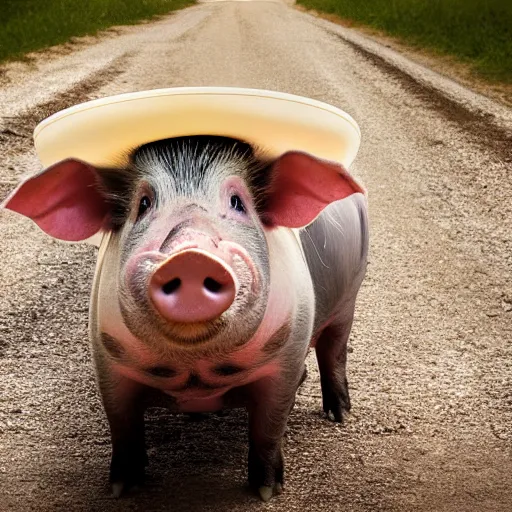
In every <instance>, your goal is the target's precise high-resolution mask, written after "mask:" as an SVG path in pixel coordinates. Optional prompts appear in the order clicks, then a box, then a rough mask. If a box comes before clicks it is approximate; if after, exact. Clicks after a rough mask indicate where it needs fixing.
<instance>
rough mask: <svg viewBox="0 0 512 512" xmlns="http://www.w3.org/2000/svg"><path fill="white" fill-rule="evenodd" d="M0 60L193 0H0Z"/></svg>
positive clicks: (141, 17) (145, 17)
mask: <svg viewBox="0 0 512 512" xmlns="http://www.w3.org/2000/svg"><path fill="white" fill-rule="evenodd" d="M0 3H1V7H0V62H1V61H5V60H8V59H15V58H20V57H22V56H23V55H24V54H25V53H27V52H31V51H34V50H39V49H42V48H46V47H48V46H53V45H55V44H60V43H65V42H66V41H68V40H69V39H70V38H71V37H74V36H84V35H92V34H95V33H96V32H97V31H98V30H102V29H106V28H108V27H111V26H114V25H130V24H133V23H137V22H138V21H140V20H144V19H149V18H151V17H153V16H155V15H159V14H166V13H168V12H170V11H173V10H175V9H179V8H182V7H185V6H187V5H190V4H192V3H193V0H0Z"/></svg>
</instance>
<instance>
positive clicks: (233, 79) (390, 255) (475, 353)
mask: <svg viewBox="0 0 512 512" xmlns="http://www.w3.org/2000/svg"><path fill="white" fill-rule="evenodd" d="M183 85H187V86H198V85H230V86H243V87H257V88H269V89H275V90H280V91H285V92H291V93H296V94H301V95H305V96H309V97H312V98H317V99H320V100H323V101H327V102H330V103H332V104H334V105H337V106H339V107H341V108H342V109H345V110H346V111H348V112H349V113H350V114H351V115H352V116H353V117H354V118H355V119H356V120H357V121H358V122H359V124H360V127H361V130H362V133H363V143H362V146H361V151H360V153H359V156H358V158H357V160H356V164H355V165H354V167H353V170H354V172H356V173H357V174H358V175H359V176H360V177H362V179H363V180H364V182H365V184H366V186H367V187H368V189H369V199H370V217H371V240H372V241H371V252H370V264H369V269H368V275H367V279H366V281H365V283H364V286H363V289H362V292H361V294H360V297H359V301H358V307H357V315H356V322H355V326H354V330H353V334H352V337H351V353H350V359H349V380H350V383H351V389H352V399H353V412H352V414H351V415H350V416H349V417H348V418H347V421H346V422H345V424H344V425H342V426H338V425H335V424H332V423H330V422H328V421H326V420H325V419H323V418H322V417H321V414H320V410H321V399H320V386H319V380H318V374H317V371H316V367H315V362H314V359H313V356H312V355H310V358H309V369H310V371H309V377H308V380H307V381H306V382H305V383H304V385H303V386H302V387H301V388H300V390H299V396H298V400H297V405H296V407H295V409H294V411H293V413H292V415H291V417H290V421H289V429H288V432H287V437H286V447H285V455H286V464H287V485H286V492H285V493H284V494H283V495H282V496H280V497H278V498H275V499H274V500H273V501H271V502H269V503H268V504H262V503H260V502H259V500H258V499H256V498H255V497H253V496H252V495H250V494H249V493H248V492H247V490H246V489H245V487H244V486H245V478H246V456H247V430H246V416H245V414H244V413H243V412H236V411H234V412H231V413H229V414H228V415H227V416H225V417H217V416H214V417H211V418H209V419H206V420H204V421H202V422H198V423H196V422H192V421H190V420H188V419H187V418H185V417H181V416H178V417H175V416H171V415H170V414H169V413H167V412H166V411H164V410H156V409H155V410H151V411H150V413H149V414H148V417H147V440H148V446H149V455H150V466H149V469H148V484H147V486H146V487H145V488H144V489H143V490H141V491H140V492H138V493H134V494H133V495H132V496H130V497H128V498H125V499H123V500H121V501H115V500H113V499H112V498H110V497H109V494H108V487H107V484H106V482H107V472H108V463H109V454H110V440H109V433H108V426H107V423H106V420H105V417H104V413H103V410H102V407H101V404H100V400H99V397H98V394H97V391H96V388H95V383H94V376H93V369H92V364H91V362H90V356H89V351H88V344H87V334H86V326H87V307H88V293H89V289H90V285H91V279H92V275H93V266H94V261H95V250H94V249H93V248H91V247H89V246H84V245H67V244H62V243H57V242H55V241H52V240H51V239H49V238H47V237H45V236H44V235H43V234H41V233H40V232H39V231H38V230H37V229H36V228H34V227H33V226H32V225H31V224H30V223H29V222H28V221H25V220H24V219H21V218H18V217H16V216H14V215H13V214H10V213H8V212H2V213H0V239H1V240H2V244H1V245H0V289H1V294H0V510H2V511H4V510H5V511H16V512H17V511H28V510H34V511H38V512H39V511H41V512H43V511H50V510H51V511H53V510H59V511H60V510H62V511H75V510H77V511H111V510H116V511H118V510H119V511H124V510H132V511H134V510H141V511H142V510H143V511H150V510H155V511H163V510H172V511H178V510H210V511H221V510H230V511H256V510H273V511H293V510H300V511H303V510H308V511H311V512H313V511H332V510H336V511H338V510H339V511H341V510H343V511H372V512H373V511H376V510H386V511H434V512H441V511H457V512H461V511H478V512H485V511H503V512H505V511H509V510H512V279H511V267H512V229H511V226H512V182H511V166H512V149H511V148H512V144H511V140H512V139H511V137H512V112H511V111H510V110H506V109H504V108H502V107H500V106H499V105H496V104H494V103H492V102H490V101H488V100H485V99H484V98H482V97H478V96H475V95H473V94H472V93H470V92H469V91H467V90H464V89H463V88H461V87H458V86H457V85H456V84H455V83H453V82H450V81H447V80H445V79H443V78H442V77H440V76H438V75H435V74H434V73H431V72H430V71H429V70H427V69H424V68H420V67H418V66H417V65H415V64H414V63H412V62H410V61H407V60H406V59H404V58H403V57H401V56H399V55H397V54H394V53H393V52H392V51H391V50H389V49H388V48H385V47H382V46H379V45H378V44H376V43H372V42H371V41H368V40H366V39H364V38H363V37H361V36H360V35H358V34H357V33H356V32H353V31H350V30H348V29H344V28H341V27H338V26H336V25H333V24H331V23H329V22H327V21H324V20H319V19H316V18H313V17H311V16H309V15H306V14H304V13H300V12H298V11H296V10H294V9H293V8H291V7H288V6H286V5H285V4H281V3H271V2H219V3H204V4H200V5H197V6H194V7H192V8H190V9H187V10H185V11H182V12H179V13H177V14H176V15H174V16H171V17H169V18H167V19H165V20H163V21H160V22H157V23H151V24H146V25H142V26H139V27H132V28H125V29H122V30H119V31H118V33H117V34H114V33H111V34H110V35H109V36H108V37H106V38H104V39H102V40H101V41H99V42H97V43H96V44H90V43H89V42H87V44H85V43H83V44H77V45H74V46H73V47H71V48H69V49H64V50H59V51H58V52H53V53H51V55H50V56H49V57H48V58H47V59H46V60H45V61H44V62H43V60H41V59H40V60H39V61H37V62H36V64H29V65H27V64H23V65H22V64H20V65H18V66H11V68H10V70H9V71H8V72H6V73H4V75H2V76H1V78H0V115H1V116H2V118H1V119H0V155H1V164H0V173H1V174H0V199H1V198H2V197H4V196H5V194H6V193H7V191H8V190H10V189H11V188H12V187H13V184H14V183H15V182H16V181H17V179H18V178H19V177H20V176H21V175H22V174H24V173H26V172H32V171H35V170H36V169H38V168H39V164H38V162H37V159H36V157H35V155H34V151H33V149H32V141H31V138H30V137H31V131H32V129H33V128H34V126H35V124H36V123H37V122H38V121H39V120H40V119H41V118H43V117H44V116H46V115H47V114H48V113H51V112H53V111H56V110H59V109H61V108H63V107H65V106H68V105H71V104H74V103H77V102H80V101H84V100H87V99H91V98H97V97H101V96H105V95H110V94H116V93H121V92H127V91H135V90H143V89H150V88H158V87H172V86H183Z"/></svg>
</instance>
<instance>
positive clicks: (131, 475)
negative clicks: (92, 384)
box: [99, 372, 147, 497]
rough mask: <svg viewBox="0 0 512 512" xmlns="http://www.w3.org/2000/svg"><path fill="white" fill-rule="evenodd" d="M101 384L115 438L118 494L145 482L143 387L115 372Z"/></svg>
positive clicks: (113, 471) (113, 463)
mask: <svg viewBox="0 0 512 512" xmlns="http://www.w3.org/2000/svg"><path fill="white" fill-rule="evenodd" d="M104 373H105V372H104ZM99 386H100V391H101V395H102V399H103V405H104V408H105V412H106V414H107V419H108V422H109V425H110V432H111V437H112V460H111V464H110V483H111V485H112V492H113V494H114V496H115V497H119V496H120V495H121V494H123V492H126V491H127V490H128V489H129V488H130V487H133V486H135V485H138V484H142V483H143V481H144V469H145V466H146V465H147V455H146V448H145V444H144V409H145V407H144V396H143V395H144V386H141V385H140V384H138V383H136V382H134V381H132V380H129V379H127V378H125V377H123V376H121V375H117V374H112V373H110V374H109V375H108V376H106V375H103V376H102V377H100V379H99Z"/></svg>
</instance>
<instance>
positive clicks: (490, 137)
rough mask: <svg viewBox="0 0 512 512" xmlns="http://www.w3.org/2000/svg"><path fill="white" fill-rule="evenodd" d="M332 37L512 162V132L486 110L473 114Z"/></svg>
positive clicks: (364, 51)
mask: <svg viewBox="0 0 512 512" xmlns="http://www.w3.org/2000/svg"><path fill="white" fill-rule="evenodd" d="M332 34H333V35H335V36H336V37H338V38H339V39H341V40H342V41H343V43H344V44H346V45H348V46H350V47H351V48H352V49H353V50H354V51H355V52H356V53H358V54H360V55H361V56H362V57H364V58H365V59H366V60H368V61H369V62H371V63H372V64H374V65H375V66H377V67H378V68H380V69H381V70H382V71H384V72H385V73H386V74H387V75H389V76H390V77H392V78H395V79H396V80H398V81H399V83H400V84H401V85H402V86H403V87H404V89H406V90H407V91H408V92H410V93H411V94H413V95H414V96H415V97H416V98H418V99H420V100H422V101H423V102H424V104H425V106H427V107H428V108H431V109H433V110H435V111H436V112H437V113H439V114H441V115H442V116H443V117H445V118H446V120H447V121H449V122H453V123H457V124H458V125H460V127H461V128H462V129H463V130H464V131H466V132H467V133H468V134H469V135H470V136H471V139H472V142H474V143H477V144H480V145H481V146H483V147H484V148H486V149H489V148H492V150H493V151H494V152H495V153H496V155H497V156H498V157H499V158H500V159H501V160H502V161H503V162H512V135H511V133H510V131H509V130H506V129H504V128H502V127H500V126H498V125H497V124H496V123H494V122H493V119H494V116H493V115H492V114H490V113H488V112H483V111H480V112H476V111H472V110H470V109H468V108H466V107H464V106H463V105H461V104H460V103H457V102H455V101H454V100H452V99H450V98H448V97H447V96H446V95H444V94H443V93H442V92H440V91H439V90H438V89H435V88H434V87H431V86H429V85H427V84H424V83H422V82H421V81H420V80H418V79H416V78H415V77H413V76H412V75H410V74H408V73H406V72H405V71H403V70H402V69H400V68H398V67H396V66H394V65H393V64H391V63H390V62H388V61H387V60H386V59H385V58H384V57H382V56H380V55H377V54H375V53H373V52H371V51H369V50H367V49H365V48H363V47H361V46H359V45H358V44H356V43H354V42H352V41H348V40H347V39H345V38H344V37H343V36H340V35H339V34H336V33H334V32H332Z"/></svg>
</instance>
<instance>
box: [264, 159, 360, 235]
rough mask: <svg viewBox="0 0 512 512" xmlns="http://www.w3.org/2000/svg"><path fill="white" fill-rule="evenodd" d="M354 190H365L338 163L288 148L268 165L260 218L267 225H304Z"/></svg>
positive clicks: (298, 226) (297, 226)
mask: <svg viewBox="0 0 512 512" xmlns="http://www.w3.org/2000/svg"><path fill="white" fill-rule="evenodd" d="M358 192H359V193H362V194H365V193H366V192H365V190H364V188H363V187H362V186H361V185H359V184H358V183H357V182H356V181H355V180H354V178H353V177H352V176H350V174H349V173H348V172H347V170H346V169H345V168H344V167H343V166H342V165H341V164H337V163H335V162H329V161H326V160H320V159H318V158H315V157H313V156H311V155H308V154H306V153H300V152H297V151H290V152H288V153H285V154H284V155H282V156H281V157H280V158H278V159H277V160H276V161H275V162H274V164H273V166H272V178H271V184H270V189H269V195H268V196H267V200H266V207H265V213H264V221H265V223H266V224H267V225H269V226H285V227H289V228H300V227H303V226H307V225H308V224H310V223H311V222H313V220H315V218H316V217H317V216H318V215H319V214H320V212H321V211H322V210H323V209H324V208H325V207H326V206H327V205H328V204H330V203H332V202H334V201H338V200H340V199H343V198H345V197H348V196H350V195H352V194H356V193H358Z"/></svg>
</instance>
